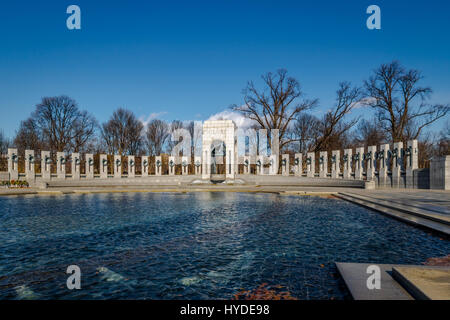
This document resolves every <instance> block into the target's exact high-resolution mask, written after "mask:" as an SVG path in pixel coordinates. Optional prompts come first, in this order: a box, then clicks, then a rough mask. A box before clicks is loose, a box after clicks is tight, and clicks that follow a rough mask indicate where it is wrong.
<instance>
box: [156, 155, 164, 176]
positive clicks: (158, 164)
mask: <svg viewBox="0 0 450 320" xmlns="http://www.w3.org/2000/svg"><path fill="white" fill-rule="evenodd" d="M161 172H162V158H161V156H156V157H155V175H156V176H160V175H161Z"/></svg>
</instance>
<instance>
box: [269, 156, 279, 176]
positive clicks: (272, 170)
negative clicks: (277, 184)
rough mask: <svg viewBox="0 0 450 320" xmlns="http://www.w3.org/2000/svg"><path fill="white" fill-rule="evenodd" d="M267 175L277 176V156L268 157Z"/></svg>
mask: <svg viewBox="0 0 450 320" xmlns="http://www.w3.org/2000/svg"><path fill="white" fill-rule="evenodd" d="M269 165H270V167H269V175H272V176H274V175H277V174H278V155H277V154H271V155H270V156H269Z"/></svg>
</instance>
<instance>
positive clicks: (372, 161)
mask: <svg viewBox="0 0 450 320" xmlns="http://www.w3.org/2000/svg"><path fill="white" fill-rule="evenodd" d="M376 154H377V146H368V147H367V154H366V179H367V180H374V179H375V170H376V167H377V159H376V157H375V155H376Z"/></svg>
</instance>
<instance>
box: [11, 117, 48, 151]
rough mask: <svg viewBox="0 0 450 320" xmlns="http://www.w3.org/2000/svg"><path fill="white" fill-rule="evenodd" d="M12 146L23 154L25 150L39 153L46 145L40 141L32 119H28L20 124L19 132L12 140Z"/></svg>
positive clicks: (39, 135) (40, 138)
mask: <svg viewBox="0 0 450 320" xmlns="http://www.w3.org/2000/svg"><path fill="white" fill-rule="evenodd" d="M14 145H15V146H16V147H17V148H18V149H19V153H21V154H23V153H24V152H25V150H26V149H29V150H35V151H37V152H39V151H40V150H42V148H44V147H45V146H46V145H45V143H44V141H42V137H41V134H40V132H39V129H38V127H37V125H36V121H35V120H34V119H33V118H28V119H27V120H25V121H22V122H21V123H20V127H19V130H18V131H17V132H16V136H15V138H14Z"/></svg>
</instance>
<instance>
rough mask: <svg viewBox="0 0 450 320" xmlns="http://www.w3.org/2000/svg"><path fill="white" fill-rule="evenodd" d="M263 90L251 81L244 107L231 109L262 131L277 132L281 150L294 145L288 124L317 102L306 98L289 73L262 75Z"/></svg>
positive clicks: (246, 91)
mask: <svg viewBox="0 0 450 320" xmlns="http://www.w3.org/2000/svg"><path fill="white" fill-rule="evenodd" d="M262 79H263V81H264V88H263V89H262V90H258V89H257V88H256V87H255V85H254V84H253V82H252V81H250V82H248V84H247V87H246V88H245V89H244V90H243V94H244V102H245V104H244V105H242V106H237V105H233V106H231V108H232V109H233V110H235V111H238V112H240V113H241V114H242V115H244V116H245V117H247V118H249V119H251V120H253V121H255V122H256V123H258V124H259V126H260V127H261V128H262V129H267V130H271V129H278V130H279V138H280V148H282V147H283V146H284V145H286V144H288V143H289V142H291V139H287V138H286V137H287V131H288V128H289V124H290V122H291V121H293V120H294V119H295V118H296V117H297V116H298V115H299V114H300V113H301V112H302V111H304V110H308V109H311V108H313V107H314V106H315V105H316V104H317V100H307V99H304V98H303V96H304V94H303V92H302V90H301V88H300V84H299V82H298V81H297V80H296V79H294V78H291V77H288V76H287V71H286V70H284V69H280V70H278V71H277V72H276V74H273V73H271V72H269V73H267V74H265V75H263V76H262Z"/></svg>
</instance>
